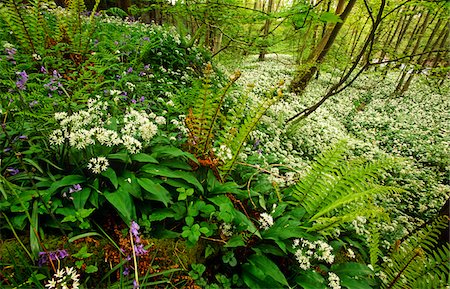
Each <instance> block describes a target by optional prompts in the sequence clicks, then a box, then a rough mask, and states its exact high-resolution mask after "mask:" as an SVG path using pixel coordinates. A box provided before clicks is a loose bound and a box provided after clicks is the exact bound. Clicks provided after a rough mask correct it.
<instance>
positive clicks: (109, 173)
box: [101, 168, 119, 190]
mask: <svg viewBox="0 0 450 289" xmlns="http://www.w3.org/2000/svg"><path fill="white" fill-rule="evenodd" d="M101 175H102V176H104V177H106V178H108V179H109V180H110V181H111V184H112V185H113V186H114V188H115V189H116V190H117V187H118V185H119V181H118V180H117V175H116V172H115V171H114V170H113V169H112V168H108V169H107V170H106V171H103V172H102V173H101Z"/></svg>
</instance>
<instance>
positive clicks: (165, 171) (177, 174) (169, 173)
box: [141, 164, 203, 192]
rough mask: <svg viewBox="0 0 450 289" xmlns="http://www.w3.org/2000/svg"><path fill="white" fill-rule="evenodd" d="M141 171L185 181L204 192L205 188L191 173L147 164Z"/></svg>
mask: <svg viewBox="0 0 450 289" xmlns="http://www.w3.org/2000/svg"><path fill="white" fill-rule="evenodd" d="M141 171H143V172H146V173H149V174H152V175H156V176H163V177H167V178H175V179H183V180H185V181H186V182H188V183H190V184H192V185H194V186H195V187H196V188H197V189H198V190H199V191H201V192H203V186H202V184H200V182H199V181H198V180H197V178H196V177H195V175H194V174H193V173H191V172H186V171H181V170H172V169H170V168H168V167H164V166H159V165H153V164H147V165H145V166H143V167H142V168H141Z"/></svg>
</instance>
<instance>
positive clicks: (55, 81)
mask: <svg viewBox="0 0 450 289" xmlns="http://www.w3.org/2000/svg"><path fill="white" fill-rule="evenodd" d="M60 78H61V74H59V72H58V71H57V70H53V74H52V77H51V78H50V81H49V83H46V84H44V87H45V88H47V89H48V90H50V91H55V90H57V89H58V88H60V87H61V86H62V84H61V82H60V81H59V79H60Z"/></svg>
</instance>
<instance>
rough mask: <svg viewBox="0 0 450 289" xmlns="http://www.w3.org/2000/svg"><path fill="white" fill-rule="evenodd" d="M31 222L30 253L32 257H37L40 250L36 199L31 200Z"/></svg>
mask: <svg viewBox="0 0 450 289" xmlns="http://www.w3.org/2000/svg"><path fill="white" fill-rule="evenodd" d="M30 221H31V224H30V247H31V253H32V254H33V257H34V258H37V257H38V254H39V252H40V251H41V250H40V248H41V246H40V245H39V238H38V237H39V236H38V234H39V233H38V232H39V219H38V201H37V200H36V201H34V202H33V211H32V212H31V220H30Z"/></svg>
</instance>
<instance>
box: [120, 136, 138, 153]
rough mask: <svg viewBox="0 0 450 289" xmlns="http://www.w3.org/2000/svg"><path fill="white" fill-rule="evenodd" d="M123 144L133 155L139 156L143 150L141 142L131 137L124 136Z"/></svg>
mask: <svg viewBox="0 0 450 289" xmlns="http://www.w3.org/2000/svg"><path fill="white" fill-rule="evenodd" d="M122 142H123V145H124V146H125V147H126V149H127V150H128V151H129V152H130V153H131V154H137V153H138V152H139V151H140V150H141V148H142V144H141V142H140V141H138V140H137V139H135V138H134V137H132V136H130V135H124V136H122Z"/></svg>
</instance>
